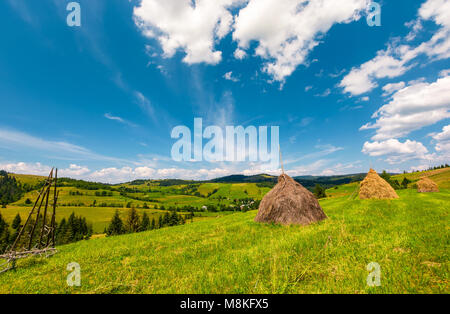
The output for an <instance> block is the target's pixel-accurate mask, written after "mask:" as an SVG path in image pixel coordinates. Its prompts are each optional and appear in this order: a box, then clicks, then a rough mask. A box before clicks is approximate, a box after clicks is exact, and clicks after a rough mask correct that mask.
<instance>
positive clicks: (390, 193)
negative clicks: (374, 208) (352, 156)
mask: <svg viewBox="0 0 450 314" xmlns="http://www.w3.org/2000/svg"><path fill="white" fill-rule="evenodd" d="M359 198H360V199H362V200H365V199H394V198H399V197H398V195H397V192H395V190H394V189H393V188H392V186H391V185H390V184H389V183H387V182H386V180H384V179H383V178H381V177H380V176H379V175H378V173H377V172H376V171H375V170H373V169H370V171H369V173H368V174H367V176H366V178H365V179H364V180H363V181H362V182H361V184H360V189H359Z"/></svg>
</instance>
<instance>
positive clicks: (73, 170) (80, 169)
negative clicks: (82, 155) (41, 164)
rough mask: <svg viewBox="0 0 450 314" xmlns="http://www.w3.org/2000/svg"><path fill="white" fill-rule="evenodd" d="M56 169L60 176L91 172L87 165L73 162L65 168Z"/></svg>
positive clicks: (75, 175) (78, 175) (81, 174)
mask: <svg viewBox="0 0 450 314" xmlns="http://www.w3.org/2000/svg"><path fill="white" fill-rule="evenodd" d="M58 171H60V173H59V174H60V176H62V177H81V176H83V175H85V174H87V173H89V172H91V171H90V170H89V168H88V167H84V166H79V165H75V164H71V165H70V166H69V168H67V169H61V170H58Z"/></svg>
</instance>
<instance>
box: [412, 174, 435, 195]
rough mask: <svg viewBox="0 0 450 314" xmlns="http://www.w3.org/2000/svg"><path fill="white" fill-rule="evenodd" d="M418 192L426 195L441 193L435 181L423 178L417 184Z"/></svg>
mask: <svg viewBox="0 0 450 314" xmlns="http://www.w3.org/2000/svg"><path fill="white" fill-rule="evenodd" d="M417 192H419V193H426V192H439V188H438V186H437V184H436V183H435V182H433V180H431V179H430V178H428V177H423V178H421V179H420V181H419V182H417Z"/></svg>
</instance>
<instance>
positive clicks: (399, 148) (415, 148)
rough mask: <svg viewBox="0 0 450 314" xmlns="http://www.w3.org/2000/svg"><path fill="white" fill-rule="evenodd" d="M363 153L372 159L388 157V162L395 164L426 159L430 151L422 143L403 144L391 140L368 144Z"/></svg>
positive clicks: (365, 144) (407, 142) (409, 142)
mask: <svg viewBox="0 0 450 314" xmlns="http://www.w3.org/2000/svg"><path fill="white" fill-rule="evenodd" d="M362 152H363V153H364V154H367V155H369V156H372V157H380V156H387V160H386V161H387V162H389V163H391V164H395V163H400V162H404V161H406V160H410V159H425V158H426V154H427V153H428V149H427V148H426V147H425V146H424V145H423V144H422V143H420V142H416V141H411V140H406V141H405V142H403V143H402V142H400V141H399V140H397V139H389V140H386V141H380V142H377V141H375V142H366V143H364V146H363V149H362Z"/></svg>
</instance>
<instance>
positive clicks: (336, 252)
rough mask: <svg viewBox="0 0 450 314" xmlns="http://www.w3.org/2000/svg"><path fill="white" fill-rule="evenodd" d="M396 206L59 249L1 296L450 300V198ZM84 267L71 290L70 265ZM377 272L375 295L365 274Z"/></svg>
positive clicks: (27, 268) (410, 199)
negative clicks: (375, 267) (440, 296)
mask: <svg viewBox="0 0 450 314" xmlns="http://www.w3.org/2000/svg"><path fill="white" fill-rule="evenodd" d="M399 194H400V199H399V200H394V201H361V200H353V201H351V200H348V197H342V198H334V199H326V200H323V201H322V202H321V204H322V206H323V208H324V210H325V212H326V214H327V215H328V217H329V219H327V220H326V221H324V222H321V223H319V224H316V225H311V226H308V227H299V226H290V227H284V226H277V225H263V224H258V223H255V222H253V218H254V217H255V215H256V212H255V211H251V212H247V213H236V214H232V215H228V216H224V217H222V218H217V219H214V220H209V221H199V222H196V223H193V224H189V225H183V226H177V227H172V228H165V229H160V230H155V231H150V232H146V233H140V234H131V235H125V236H119V237H112V238H103V239H95V240H89V241H84V242H79V243H75V244H71V245H67V246H62V247H60V248H58V249H59V253H58V254H57V255H55V256H53V257H51V258H49V259H29V260H24V261H20V262H19V263H18V269H17V270H16V271H10V272H7V273H5V274H0V293H331V292H332V293H431V292H433V293H448V292H449V291H450V290H449V278H448V277H449V260H448V252H449V229H448V225H449V218H448V214H449V213H448V210H449V209H448V204H449V202H450V191H449V190H444V191H442V192H441V193H434V194H418V193H417V192H415V191H414V190H401V191H399ZM71 262H77V263H79V264H80V266H81V276H82V285H81V287H72V288H71V287H68V286H67V284H66V277H67V275H68V274H69V271H67V270H66V267H67V264H68V263H71ZM370 262H377V263H379V264H380V266H381V283H382V285H381V287H373V288H370V287H368V286H367V284H366V277H367V275H368V273H369V272H368V271H367V270H366V265H367V264H368V263H370Z"/></svg>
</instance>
